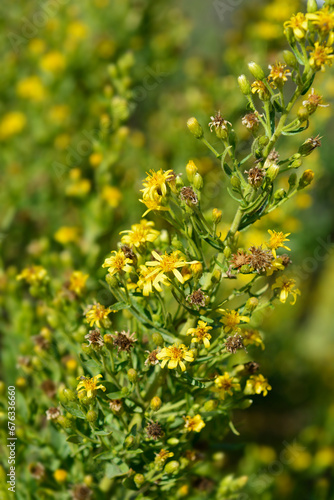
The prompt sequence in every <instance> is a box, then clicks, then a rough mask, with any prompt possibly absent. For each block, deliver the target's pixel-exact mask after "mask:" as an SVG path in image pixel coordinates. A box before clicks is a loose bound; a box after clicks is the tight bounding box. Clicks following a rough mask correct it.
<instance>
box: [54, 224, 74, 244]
mask: <svg viewBox="0 0 334 500" xmlns="http://www.w3.org/2000/svg"><path fill="white" fill-rule="evenodd" d="M79 235H80V229H79V228H78V227H75V226H62V227H60V228H59V229H58V231H57V232H56V233H55V235H54V239H55V240H56V241H58V243H61V244H62V245H66V244H67V243H77V242H78V240H79Z"/></svg>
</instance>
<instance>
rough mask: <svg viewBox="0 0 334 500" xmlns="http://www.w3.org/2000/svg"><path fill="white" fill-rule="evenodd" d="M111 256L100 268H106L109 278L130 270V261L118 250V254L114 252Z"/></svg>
mask: <svg viewBox="0 0 334 500" xmlns="http://www.w3.org/2000/svg"><path fill="white" fill-rule="evenodd" d="M111 254H114V255H111V257H108V258H107V259H105V261H104V263H103V264H102V267H107V268H108V272H109V274H110V275H111V276H113V275H114V274H118V273H120V272H125V273H127V272H130V271H131V270H132V266H130V264H132V259H129V258H128V257H126V256H125V254H124V252H123V251H122V250H118V252H116V250H114V251H113V252H111Z"/></svg>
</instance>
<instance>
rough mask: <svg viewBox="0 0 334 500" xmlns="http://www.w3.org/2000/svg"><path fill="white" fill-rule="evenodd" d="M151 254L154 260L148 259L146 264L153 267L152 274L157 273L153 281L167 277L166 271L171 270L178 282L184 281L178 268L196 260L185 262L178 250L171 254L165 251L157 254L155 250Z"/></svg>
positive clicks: (169, 271)
mask: <svg viewBox="0 0 334 500" xmlns="http://www.w3.org/2000/svg"><path fill="white" fill-rule="evenodd" d="M152 255H153V257H154V258H155V259H156V260H151V261H148V262H146V265H147V266H152V267H155V269H154V271H153V272H152V275H153V274H155V273H158V274H156V277H155V280H154V282H159V281H161V278H163V279H167V276H166V273H171V272H172V273H173V274H174V276H175V278H176V279H178V280H179V282H180V283H184V277H183V276H182V274H181V273H180V271H179V270H178V268H180V267H184V266H187V265H188V264H195V263H196V261H193V262H186V261H185V260H184V258H183V257H182V256H181V255H180V252H178V251H177V250H176V251H174V252H172V253H171V254H167V252H165V255H159V254H158V253H157V252H155V251H153V252H152ZM149 276H150V275H149Z"/></svg>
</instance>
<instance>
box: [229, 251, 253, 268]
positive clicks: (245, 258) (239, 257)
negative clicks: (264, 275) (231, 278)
mask: <svg viewBox="0 0 334 500" xmlns="http://www.w3.org/2000/svg"><path fill="white" fill-rule="evenodd" d="M249 257H250V256H249V255H248V254H247V253H245V251H244V250H238V251H237V253H235V254H233V255H232V259H231V263H232V267H234V268H235V269H238V270H239V271H240V268H241V267H242V266H247V265H248V264H249Z"/></svg>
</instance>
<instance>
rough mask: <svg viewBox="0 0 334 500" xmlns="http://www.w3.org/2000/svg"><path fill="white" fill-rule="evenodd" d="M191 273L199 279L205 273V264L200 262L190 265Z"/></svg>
mask: <svg viewBox="0 0 334 500" xmlns="http://www.w3.org/2000/svg"><path fill="white" fill-rule="evenodd" d="M190 269H191V273H192V275H193V277H194V278H196V279H199V278H200V277H201V276H202V274H203V265H202V264H201V263H200V262H195V264H191V265H190Z"/></svg>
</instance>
